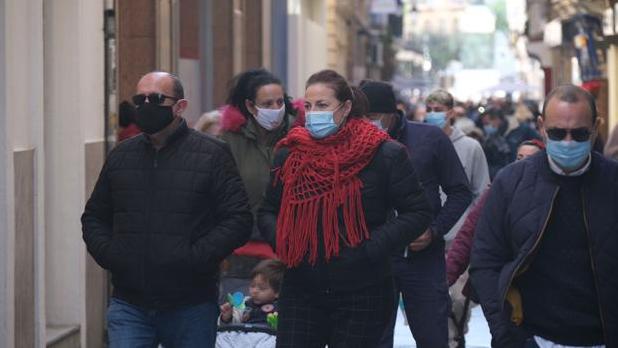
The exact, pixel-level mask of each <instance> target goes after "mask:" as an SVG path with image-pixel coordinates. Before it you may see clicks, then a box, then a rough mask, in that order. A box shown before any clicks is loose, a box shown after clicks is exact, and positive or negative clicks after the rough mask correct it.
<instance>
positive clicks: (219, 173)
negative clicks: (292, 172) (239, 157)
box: [191, 144, 253, 271]
mask: <svg viewBox="0 0 618 348" xmlns="http://www.w3.org/2000/svg"><path fill="white" fill-rule="evenodd" d="M220 146H221V147H220V149H219V150H218V151H217V152H216V153H215V155H214V157H213V167H214V169H213V182H212V185H213V188H212V192H213V197H212V200H213V201H214V204H213V206H214V207H215V212H214V218H215V226H214V228H212V229H211V230H210V231H209V232H208V233H207V234H205V235H204V236H202V237H201V238H199V239H198V240H196V241H195V242H194V243H193V244H192V246H191V249H192V250H191V256H192V260H191V261H192V263H193V265H194V266H195V267H197V269H200V270H203V271H209V270H212V269H213V268H216V267H218V265H219V262H220V261H222V260H223V259H224V258H225V257H227V256H228V255H229V254H231V253H232V252H233V251H234V249H236V248H238V247H240V246H242V245H243V244H245V243H246V242H247V240H249V236H250V235H251V228H252V225H253V215H252V214H251V209H250V207H249V200H248V198H247V192H246V191H245V188H244V184H243V182H242V179H241V178H240V175H239V173H238V169H237V167H236V164H235V162H234V159H233V157H232V153H231V152H230V149H229V146H228V145H227V144H220Z"/></svg>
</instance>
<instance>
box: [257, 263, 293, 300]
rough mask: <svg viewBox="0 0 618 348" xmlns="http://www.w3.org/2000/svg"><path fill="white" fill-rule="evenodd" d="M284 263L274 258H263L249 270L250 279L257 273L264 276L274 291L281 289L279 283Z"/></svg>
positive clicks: (281, 280) (277, 291)
mask: <svg viewBox="0 0 618 348" xmlns="http://www.w3.org/2000/svg"><path fill="white" fill-rule="evenodd" d="M285 268H286V267H285V264H284V263H283V262H281V261H279V260H276V259H269V260H263V261H260V263H258V264H257V265H256V266H255V267H254V268H253V270H252V271H251V279H253V278H255V277H256V276H258V275H261V276H262V277H264V280H265V281H267V282H268V285H270V287H271V288H273V290H274V291H275V292H276V293H279V292H280V291H281V283H282V282H283V275H284V274H285Z"/></svg>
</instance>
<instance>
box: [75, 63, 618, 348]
mask: <svg viewBox="0 0 618 348" xmlns="http://www.w3.org/2000/svg"><path fill="white" fill-rule="evenodd" d="M189 102H190V101H189V100H187V99H185V96H184V90H183V86H182V83H181V81H180V80H179V79H178V77H176V76H175V75H173V74H170V73H167V72H152V73H149V74H146V75H145V76H143V77H142V78H141V79H140V80H139V81H138V83H137V86H136V95H135V96H134V97H133V98H132V104H131V103H128V102H123V104H122V111H123V115H121V116H122V117H121V121H122V124H121V126H122V127H123V130H122V132H121V134H120V135H119V140H122V141H120V142H119V143H118V145H117V146H116V147H115V148H114V149H113V150H112V151H111V152H110V153H109V155H108V158H107V160H106V162H105V165H104V167H103V169H102V171H101V174H100V177H99V179H98V181H97V183H96V186H95V188H94V190H93V192H92V195H91V197H90V199H89V200H88V202H87V204H86V207H85V210H84V213H83V216H82V226H83V239H84V241H85V243H86V246H87V249H88V251H89V253H90V254H91V255H92V256H93V258H94V259H95V260H96V262H97V263H98V264H99V265H100V266H101V267H103V268H105V269H106V270H108V271H109V272H110V273H111V276H112V278H111V279H112V285H113V293H112V296H111V299H110V304H109V307H108V312H107V333H108V342H109V346H110V347H111V348H124V347H127V348H129V347H158V346H163V347H166V348H172V347H189V348H191V347H215V346H217V347H275V346H276V347H282V348H283V347H301V348H302V347H308V348H313V347H326V346H328V347H331V348H338V347H368V348H373V347H392V346H393V335H394V327H395V320H396V317H397V311H398V310H399V308H400V306H402V307H403V310H404V312H405V316H406V319H407V321H408V324H409V328H410V331H411V333H412V335H413V336H414V339H415V341H416V344H417V347H421V348H447V347H449V348H462V347H465V339H464V337H465V333H466V330H467V321H468V320H469V317H470V309H471V308H472V307H473V306H475V305H477V304H480V305H481V306H482V308H483V312H484V314H485V317H486V319H487V321H488V323H489V328H490V331H491V335H492V343H491V344H492V347H496V348H528V347H533V348H534V347H538V348H549V347H551V348H561V347H565V348H578V347H580V348H583V347H594V348H600V347H614V348H615V347H618V301H617V300H616V294H618V282H617V281H616V278H615V276H614V274H615V273H616V272H617V271H618V254H617V253H616V252H615V250H616V248H617V247H618V211H617V209H616V207H618V162H615V161H614V160H613V159H611V157H612V156H613V158H616V153H618V151H617V150H616V148H617V147H618V145H616V144H617V143H618V141H617V140H615V139H614V138H617V137H618V134H615V135H613V136H612V138H610V140H609V141H608V142H607V146H605V154H606V156H607V157H604V155H603V154H602V153H601V152H602V150H603V143H602V141H601V140H600V139H599V136H598V133H599V132H598V131H599V126H600V124H601V118H600V116H599V115H598V113H597V109H596V105H595V100H594V97H593V96H592V95H590V94H589V93H588V92H586V91H585V90H583V89H581V88H579V87H577V86H573V85H566V86H560V87H558V88H556V89H554V90H553V91H552V92H551V93H549V95H548V96H546V98H545V100H544V102H543V104H542V107H541V108H538V104H535V103H534V102H531V101H525V100H522V101H518V102H514V101H511V100H510V99H490V100H487V101H486V102H485V103H483V104H482V105H475V104H472V103H470V102H467V103H462V102H458V101H456V100H455V99H454V98H453V96H452V95H451V94H450V93H449V92H447V91H445V90H440V89H439V90H435V91H432V92H431V93H430V94H429V95H427V97H426V98H424V101H423V104H422V105H420V104H419V105H415V106H414V108H411V107H410V105H409V103H407V101H402V100H401V99H400V98H398V96H397V93H396V91H395V90H394V89H393V87H392V86H391V85H390V84H388V83H386V82H382V81H371V80H365V81H362V82H361V83H360V84H359V85H358V86H353V85H351V84H350V83H349V82H348V81H346V79H345V78H344V77H343V76H341V75H340V74H338V73H337V72H335V71H332V70H322V71H319V72H316V73H315V74H313V75H311V76H310V77H309V79H308V80H307V82H306V85H305V93H304V95H303V96H300V98H299V99H297V100H294V101H293V100H292V99H291V98H290V97H289V96H288V94H287V93H286V90H285V86H284V85H283V83H282V82H281V81H280V80H279V79H278V78H277V77H276V76H274V75H273V74H272V73H271V72H269V71H267V70H264V69H255V70H249V71H246V72H243V73H241V74H239V75H238V76H236V77H235V78H234V79H233V80H232V81H231V84H230V88H229V93H228V98H227V100H226V105H224V106H222V107H221V108H220V109H218V110H216V111H212V112H209V113H207V114H205V115H204V116H202V118H200V120H199V121H198V122H197V123H196V124H195V125H193V126H194V127H193V128H191V127H189V125H188V124H187V122H186V121H185V119H184V118H183V116H182V114H183V112H184V111H185V110H186V108H187V105H188V103H189ZM539 109H540V110H539ZM194 128H195V129H194ZM614 133H616V132H614Z"/></svg>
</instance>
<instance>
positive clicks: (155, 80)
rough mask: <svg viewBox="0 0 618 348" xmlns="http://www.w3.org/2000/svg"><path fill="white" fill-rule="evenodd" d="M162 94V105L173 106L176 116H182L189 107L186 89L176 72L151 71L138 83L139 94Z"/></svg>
mask: <svg viewBox="0 0 618 348" xmlns="http://www.w3.org/2000/svg"><path fill="white" fill-rule="evenodd" d="M153 93H154V94H162V95H164V96H166V97H167V98H165V99H163V101H162V103H160V104H158V105H160V106H171V107H172V112H173V113H174V115H175V116H180V115H182V113H183V112H184V110H186V108H187V104H188V102H187V100H186V99H184V89H183V87H182V83H181V82H180V79H178V77H177V76H176V75H174V74H170V73H168V72H165V71H153V72H150V73H148V74H146V75H144V76H142V78H141V79H140V80H139V82H138V83H137V94H138V95H139V94H141V95H144V96H148V95H150V94H153Z"/></svg>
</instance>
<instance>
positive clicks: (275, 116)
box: [255, 105, 285, 130]
mask: <svg viewBox="0 0 618 348" xmlns="http://www.w3.org/2000/svg"><path fill="white" fill-rule="evenodd" d="M255 108H256V109H257V111H258V112H257V116H256V117H255V120H256V121H257V123H259V125H260V126H262V128H264V129H266V130H273V129H275V128H277V127H279V125H281V122H282V121H283V117H284V116H285V105H283V106H281V108H280V109H262V108H259V107H257V106H256V107H255Z"/></svg>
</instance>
